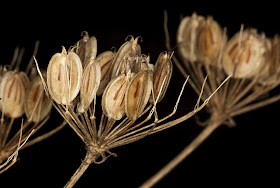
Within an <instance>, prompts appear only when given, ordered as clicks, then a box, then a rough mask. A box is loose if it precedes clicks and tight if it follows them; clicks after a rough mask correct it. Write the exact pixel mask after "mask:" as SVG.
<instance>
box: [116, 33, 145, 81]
mask: <svg viewBox="0 0 280 188" xmlns="http://www.w3.org/2000/svg"><path fill="white" fill-rule="evenodd" d="M138 38H139V37H137V38H135V39H134V38H133V37H131V39H130V41H127V42H125V43H124V44H123V45H122V46H121V47H120V48H119V50H118V52H117V54H116V56H115V58H114V59H113V62H112V66H111V70H110V74H111V79H112V78H114V77H116V76H118V75H119V74H122V73H123V72H124V71H125V69H126V67H127V63H129V64H131V61H133V60H134V58H135V57H138V56H140V55H141V47H140V45H139V44H137V42H138ZM128 61H129V62H128Z"/></svg>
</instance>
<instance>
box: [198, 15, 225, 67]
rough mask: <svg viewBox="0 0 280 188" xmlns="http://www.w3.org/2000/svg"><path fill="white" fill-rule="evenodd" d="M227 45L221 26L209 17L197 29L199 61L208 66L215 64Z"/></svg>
mask: <svg viewBox="0 0 280 188" xmlns="http://www.w3.org/2000/svg"><path fill="white" fill-rule="evenodd" d="M224 43H225V40H224V39H223V34H222V29H221V27H220V25H219V24H218V23H217V22H216V21H214V20H213V18H212V17H208V18H207V19H206V20H202V21H201V22H200V24H199V26H198V28H197V51H196V52H197V54H196V55H197V59H198V60H199V61H201V62H204V63H206V64H215V63H216V62H217V59H218V56H219V54H220V53H221V50H222V46H223V44H224Z"/></svg>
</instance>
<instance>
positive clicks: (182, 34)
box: [177, 13, 204, 62]
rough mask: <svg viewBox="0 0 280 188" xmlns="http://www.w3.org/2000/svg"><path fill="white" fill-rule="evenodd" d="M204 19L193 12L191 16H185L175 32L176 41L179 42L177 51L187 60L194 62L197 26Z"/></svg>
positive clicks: (195, 58) (195, 57)
mask: <svg viewBox="0 0 280 188" xmlns="http://www.w3.org/2000/svg"><path fill="white" fill-rule="evenodd" d="M203 20H204V17H202V16H197V15H196V13H193V14H192V16H191V17H190V16H187V17H185V18H184V19H183V20H182V21H181V22H180V25H179V28H178V33H177V42H178V44H179V46H178V48H179V52H180V54H181V55H182V57H183V58H185V59H186V60H187V61H191V62H194V61H196V60H197V56H196V38H197V36H196V35H197V27H198V26H199V25H200V23H201V22H202V21H203Z"/></svg>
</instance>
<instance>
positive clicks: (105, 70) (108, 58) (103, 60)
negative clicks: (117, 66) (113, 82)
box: [96, 51, 115, 95]
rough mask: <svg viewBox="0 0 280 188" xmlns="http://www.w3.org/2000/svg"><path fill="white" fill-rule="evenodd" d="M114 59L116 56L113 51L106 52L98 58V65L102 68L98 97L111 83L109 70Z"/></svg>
mask: <svg viewBox="0 0 280 188" xmlns="http://www.w3.org/2000/svg"><path fill="white" fill-rule="evenodd" d="M114 57H115V54H114V53H113V52H111V51H105V52H103V53H101V54H99V55H98V56H97V57H96V63H97V64H98V65H99V66H100V69H101V80H100V85H99V88H98V90H97V95H102V93H103V91H104V89H105V87H106V86H107V84H108V83H109V81H110V74H109V70H110V67H111V64H112V61H113V58H114Z"/></svg>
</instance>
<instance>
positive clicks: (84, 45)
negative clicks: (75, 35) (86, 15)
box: [76, 31, 97, 67]
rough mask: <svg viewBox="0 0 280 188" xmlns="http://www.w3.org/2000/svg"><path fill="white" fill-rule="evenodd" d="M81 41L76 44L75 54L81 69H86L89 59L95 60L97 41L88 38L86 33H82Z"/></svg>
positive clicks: (93, 38)
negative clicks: (81, 65) (81, 66)
mask: <svg viewBox="0 0 280 188" xmlns="http://www.w3.org/2000/svg"><path fill="white" fill-rule="evenodd" d="M82 34H84V36H83V39H81V40H79V41H78V43H77V46H78V48H77V50H76V53H77V54H78V55H79V57H80V59H81V62H82V64H83V67H86V65H87V63H88V61H89V60H90V59H95V57H96V53H97V40H96V38H95V37H94V36H92V37H89V35H88V32H86V31H84V32H82Z"/></svg>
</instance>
